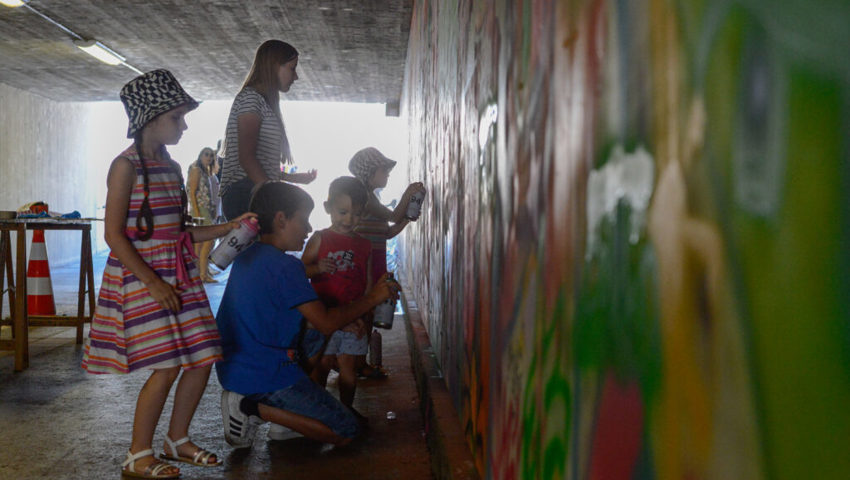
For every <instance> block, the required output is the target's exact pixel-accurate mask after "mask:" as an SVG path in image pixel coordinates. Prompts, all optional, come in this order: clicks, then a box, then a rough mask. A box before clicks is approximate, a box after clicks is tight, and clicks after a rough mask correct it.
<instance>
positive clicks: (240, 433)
mask: <svg viewBox="0 0 850 480" xmlns="http://www.w3.org/2000/svg"><path fill="white" fill-rule="evenodd" d="M243 398H244V395H240V394H238V393H236V392H231V391H229V390H222V392H221V419H222V422H223V424H224V439H225V440H226V441H227V443H229V444H230V445H231V446H232V447H234V448H248V447H250V446H251V444H253V443H254V434H255V433H256V431H257V427H258V426H259V425H261V424H262V423H263V421H262V420H261V419H260V418H257V417H249V416H248V415H245V414H244V413H242V411H241V410H240V409H239V403H240V402H241V401H242V399H243Z"/></svg>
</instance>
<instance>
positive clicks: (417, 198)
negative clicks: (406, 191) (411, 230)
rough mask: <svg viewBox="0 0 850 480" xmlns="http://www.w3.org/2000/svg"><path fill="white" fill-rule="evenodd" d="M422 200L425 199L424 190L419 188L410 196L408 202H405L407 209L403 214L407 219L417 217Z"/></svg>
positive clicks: (420, 209)
mask: <svg viewBox="0 0 850 480" xmlns="http://www.w3.org/2000/svg"><path fill="white" fill-rule="evenodd" d="M423 200H425V192H423V191H421V190H420V191H418V192H416V193H414V194H413V195H411V196H410V203H408V204H407V211H406V212H405V214H404V215H405V216H406V217H407V218H408V219H409V220H413V219H415V218H419V213H420V212H421V211H422V201H423Z"/></svg>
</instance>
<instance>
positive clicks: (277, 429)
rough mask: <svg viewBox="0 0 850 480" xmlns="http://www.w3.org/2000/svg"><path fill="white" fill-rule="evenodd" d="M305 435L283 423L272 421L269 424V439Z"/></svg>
mask: <svg viewBox="0 0 850 480" xmlns="http://www.w3.org/2000/svg"><path fill="white" fill-rule="evenodd" d="M303 436H304V435H302V434H300V433H298V432H296V431H295V430H292V429H291V428H287V427H284V426H283V425H278V424H276V423H272V424H271V425H270V426H269V433H268V437H269V440H290V439H293V438H298V437H303Z"/></svg>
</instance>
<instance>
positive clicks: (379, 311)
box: [372, 272, 395, 330]
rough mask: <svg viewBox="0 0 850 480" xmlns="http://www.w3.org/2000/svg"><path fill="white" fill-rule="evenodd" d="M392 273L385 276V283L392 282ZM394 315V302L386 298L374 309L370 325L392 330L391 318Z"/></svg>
mask: <svg viewBox="0 0 850 480" xmlns="http://www.w3.org/2000/svg"><path fill="white" fill-rule="evenodd" d="M392 279H393V272H389V274H388V275H387V281H388V282H389V281H392ZM394 315H395V300H393V299H392V298H388V299H386V300H384V301H383V302H381V303H380V304H378V306H377V307H375V318H374V319H373V320H372V324H373V325H375V326H376V327H378V328H386V329H387V330H389V329H391V328H393V316H394Z"/></svg>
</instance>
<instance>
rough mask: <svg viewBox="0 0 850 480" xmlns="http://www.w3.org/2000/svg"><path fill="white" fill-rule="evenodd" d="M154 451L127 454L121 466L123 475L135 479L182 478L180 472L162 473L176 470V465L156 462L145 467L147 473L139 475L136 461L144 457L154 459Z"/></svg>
mask: <svg viewBox="0 0 850 480" xmlns="http://www.w3.org/2000/svg"><path fill="white" fill-rule="evenodd" d="M153 456H154V455H153V449H150V448H149V449H147V450H142V451H141V452H136V453H131V452H129V451H128V452H127V459H126V460H124V462H123V463H122V464H121V474H122V475H124V476H126V477H134V478H160V479H163V478H166V479H170V478H180V472H177V473H169V474H163V473H162V471H163V470H165V469H166V468H169V467H171V468H174V465H169V464H167V463H165V462H161V461H159V460H156V458H155V457H154V460H156V461H155V462H154V463H151V464H150V465H148V466H147V467H145V471H144V472H142V473H139V472H137V471H136V468H135V467H136V460H138V459H140V458H144V457H153ZM128 467H129V468H128Z"/></svg>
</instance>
